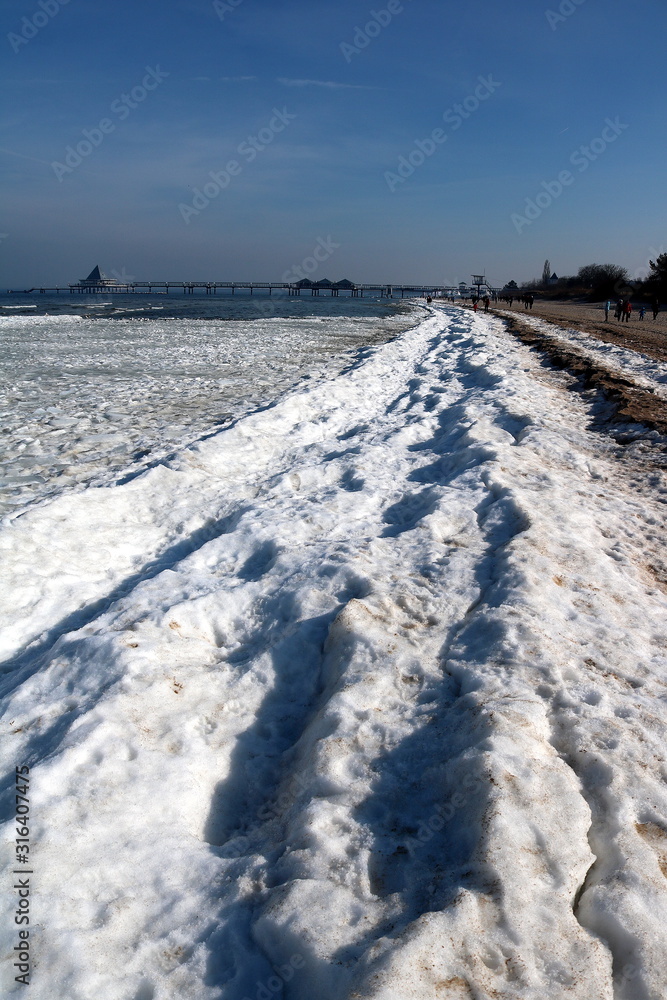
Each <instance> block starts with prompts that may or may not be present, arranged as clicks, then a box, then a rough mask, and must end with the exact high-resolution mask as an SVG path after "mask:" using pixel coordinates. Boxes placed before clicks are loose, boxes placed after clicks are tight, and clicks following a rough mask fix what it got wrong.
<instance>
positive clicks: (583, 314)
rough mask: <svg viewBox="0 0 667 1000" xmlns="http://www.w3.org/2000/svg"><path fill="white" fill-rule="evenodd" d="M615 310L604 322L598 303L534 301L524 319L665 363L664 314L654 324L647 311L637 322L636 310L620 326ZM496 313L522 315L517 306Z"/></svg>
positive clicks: (666, 328) (666, 318) (666, 322)
mask: <svg viewBox="0 0 667 1000" xmlns="http://www.w3.org/2000/svg"><path fill="white" fill-rule="evenodd" d="M614 308H615V304H614V303H612V312H611V313H610V314H609V319H608V320H607V321H606V322H605V318H604V309H603V308H602V304H601V303H600V302H560V301H553V302H552V301H546V300H541V299H536V300H535V305H534V306H533V308H532V309H531V310H529V312H528V313H527V315H529V316H536V317H537V318H538V319H544V320H546V321H547V322H549V323H554V324H555V325H556V326H561V327H569V328H570V329H572V328H574V329H576V330H583V331H584V332H585V333H588V334H590V336H592V337H595V338H596V339H597V340H603V341H604V342H605V343H607V344H615V345H616V346H617V347H625V348H627V349H628V350H631V351H638V352H639V353H640V354H645V355H646V356H647V357H649V358H653V360H654V361H661V362H663V363H665V362H667V312H666V311H663V312H661V313H659V314H658V318H657V319H656V320H654V319H653V313H652V312H651V310H650V308H649V309H648V310H647V313H646V318H645V319H643V320H640V319H639V311H638V309H637V307H635V309H634V312H633V313H632V319H631V320H630V322H629V323H625V322H623V323H619V321H618V320H616V319H614V315H613V310H614ZM497 311H498V313H499V314H500V313H501V312H502V313H506V312H508V313H509V314H510V315H512V316H514V315H521V314H523V313H524V311H525V310H524V308H523V305H522V304H521V303H520V302H518V303H515V305H514V308H513V309H509V307H508V306H507V305H501V306H500V307H499V308H498V310H497Z"/></svg>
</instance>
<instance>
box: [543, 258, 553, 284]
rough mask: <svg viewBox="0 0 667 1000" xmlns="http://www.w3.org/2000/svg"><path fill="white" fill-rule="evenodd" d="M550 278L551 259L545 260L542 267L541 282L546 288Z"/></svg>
mask: <svg viewBox="0 0 667 1000" xmlns="http://www.w3.org/2000/svg"><path fill="white" fill-rule="evenodd" d="M550 278H551V261H549V260H545V262H544V267H543V268H542V284H543V285H544V287H545V288H546V287H547V285H548V284H549V279H550Z"/></svg>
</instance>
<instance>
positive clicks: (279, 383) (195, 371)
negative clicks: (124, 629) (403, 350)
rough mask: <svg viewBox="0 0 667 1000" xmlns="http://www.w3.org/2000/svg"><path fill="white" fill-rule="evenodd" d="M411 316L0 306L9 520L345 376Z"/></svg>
mask: <svg viewBox="0 0 667 1000" xmlns="http://www.w3.org/2000/svg"><path fill="white" fill-rule="evenodd" d="M413 308H414V307H413ZM409 309H410V307H409V306H408V304H407V303H401V302H400V300H399V301H398V302H394V301H392V302H389V301H387V300H385V302H381V301H379V300H377V299H368V298H364V299H351V298H348V297H339V298H334V299H332V298H330V297H325V296H324V295H322V296H321V297H320V296H316V297H313V296H310V295H304V296H303V297H295V298H287V297H285V296H279V295H276V296H268V295H265V294H264V295H254V296H252V297H250V296H249V294H248V292H247V291H244V292H239V293H238V294H237V295H235V296H233V297H232V296H222V295H216V296H210V297H207V296H204V295H197V296H190V295H188V296H184V295H180V296H166V295H143V294H133V295H113V296H104V295H99V294H98V295H86V296H79V295H76V296H72V295H69V294H67V295H54V296H47V295H31V296H27V295H11V296H10V295H4V296H0V427H1V435H2V436H1V437H0V476H1V478H0V516H1V515H2V514H3V513H7V512H10V511H15V510H17V509H22V508H23V506H24V505H25V504H26V503H27V502H30V501H32V500H35V499H41V498H43V497H45V496H54V495H57V494H58V493H59V492H60V491H62V490H64V489H67V488H72V487H81V486H87V485H90V484H91V483H93V482H94V483H97V484H100V483H103V482H108V481H110V480H111V479H113V478H114V477H116V478H117V477H118V474H119V472H120V471H121V470H125V471H126V473H127V474H131V473H133V472H135V471H136V470H137V468H141V466H142V464H143V465H144V466H145V465H147V464H149V463H150V462H155V461H159V460H161V459H163V458H165V457H166V456H167V455H168V454H169V453H170V451H171V450H172V449H174V448H178V447H182V446H183V444H184V443H189V442H192V441H194V440H196V439H197V438H198V437H200V436H202V435H205V434H207V433H211V431H214V430H215V429H216V428H219V427H220V426H222V425H224V424H225V423H228V422H229V421H230V420H231V419H232V418H234V417H238V416H239V415H241V414H243V413H245V412H248V411H249V410H251V409H254V408H256V407H258V406H264V405H267V404H269V403H271V402H273V401H274V400H275V399H276V398H277V397H278V396H279V395H280V393H281V392H284V391H286V390H288V389H291V388H292V387H293V386H294V385H295V384H296V383H297V382H298V381H299V380H301V379H303V378H313V377H317V376H318V375H321V374H322V373H324V372H327V373H329V374H331V373H332V372H334V371H336V370H340V368H341V367H342V366H344V365H345V364H346V363H349V361H350V357H351V354H350V352H353V351H354V350H355V349H357V348H359V347H360V346H362V345H367V344H373V343H378V342H380V341H382V340H386V339H388V338H389V337H391V336H394V335H395V334H396V333H397V332H398V331H399V330H400V329H403V328H405V326H406V321H405V317H406V314H407V312H408V311H409Z"/></svg>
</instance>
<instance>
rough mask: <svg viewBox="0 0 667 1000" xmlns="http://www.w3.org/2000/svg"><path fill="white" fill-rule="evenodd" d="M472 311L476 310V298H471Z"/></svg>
mask: <svg viewBox="0 0 667 1000" xmlns="http://www.w3.org/2000/svg"><path fill="white" fill-rule="evenodd" d="M472 311H473V312H477V299H473V301H472Z"/></svg>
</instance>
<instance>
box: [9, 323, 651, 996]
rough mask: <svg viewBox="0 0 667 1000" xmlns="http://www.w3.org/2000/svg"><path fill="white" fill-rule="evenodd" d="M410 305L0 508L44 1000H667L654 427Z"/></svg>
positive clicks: (519, 352) (501, 339) (531, 360)
mask: <svg viewBox="0 0 667 1000" xmlns="http://www.w3.org/2000/svg"><path fill="white" fill-rule="evenodd" d="M422 317H423V318H422V319H421V320H420V321H419V322H416V325H415V326H414V327H413V328H412V329H410V330H408V331H406V332H405V333H403V334H402V335H401V336H399V337H397V338H396V339H394V340H391V341H390V342H388V343H384V344H381V345H379V346H374V347H371V348H365V349H363V350H360V351H358V352H357V355H356V357H355V358H354V361H353V362H352V363H350V364H349V365H348V366H347V368H345V369H343V370H342V371H339V372H338V373H337V374H335V375H333V376H332V377H330V378H320V379H316V380H313V382H312V383H306V384H302V385H300V386H297V387H295V388H293V389H292V390H291V391H289V392H287V393H286V394H285V395H284V396H283V397H282V398H281V399H280V400H279V401H278V402H277V403H276V404H275V405H274V406H272V407H269V408H267V409H263V410H259V411H257V412H254V413H249V414H246V415H243V416H240V417H239V419H237V420H235V421H234V422H233V423H232V424H231V425H230V426H229V427H226V428H224V429H222V430H220V431H219V432H218V433H215V434H213V435H212V436H208V437H206V438H205V439H202V440H200V441H198V442H195V443H192V444H191V445H190V446H189V447H187V448H183V449H181V450H179V451H178V452H177V453H176V454H174V455H171V456H169V458H168V460H167V459H165V461H164V463H162V464H157V465H155V466H154V467H153V468H149V469H147V470H146V471H144V472H143V473H142V474H141V475H138V476H135V477H133V478H131V479H128V481H126V482H123V483H109V484H108V485H105V486H102V487H97V488H95V487H89V488H87V489H83V490H80V491H78V492H67V493H64V494H63V495H60V496H58V497H56V498H54V499H51V500H45V501H43V502H41V503H38V504H35V505H33V506H31V507H29V508H28V509H27V510H26V511H25V513H23V515H22V516H20V517H16V518H14V519H11V520H9V521H7V522H5V524H4V526H3V529H2V530H1V531H0V558H1V559H2V563H3V579H4V583H5V585H4V587H3V595H2V598H1V601H2V605H1V606H0V611H1V614H2V625H3V633H2V642H3V646H2V653H3V660H4V664H3V670H4V675H3V678H2V699H3V700H2V707H3V716H2V725H3V733H4V740H3V750H2V753H3V762H4V765H5V773H7V774H9V775H11V776H12V777H11V787H10V786H9V785H8V784H6V785H5V791H4V801H5V803H6V806H7V814H9V808H8V807H9V803H10V796H13V782H14V778H13V774H14V767H15V765H19V764H21V765H23V764H25V765H28V766H30V768H31V771H30V789H31V793H30V800H31V838H32V841H31V842H32V845H33V849H34V850H33V855H32V856H31V862H32V864H33V866H34V872H35V874H34V875H33V876H32V878H33V880H34V882H33V884H34V893H35V894H34V897H33V899H32V911H31V912H32V919H33V921H34V922H33V923H32V924H31V947H32V948H34V953H33V954H34V965H33V971H32V980H31V987H30V988H31V995H32V996H33V997H35V998H38V1000H47V998H48V1000H52V998H54V997H57V998H61V997H62V998H67V1000H70V998H71V1000H88V998H90V997H98V996H104V997H105V998H110V1000H167V998H171V997H185V998H193V1000H244V998H250V1000H255V998H257V1000H269V998H271V1000H272V998H281V1000H282V998H284V1000H310V998H312V997H315V996H322V997H326V998H327V1000H348V998H350V1000H351V998H353V997H360V998H377V1000H407V998H415V1000H417V998H418V1000H426V998H428V1000H431V998H434V1000H435V998H454V1000H459V998H469V997H470V998H487V997H488V998H491V997H502V998H517V1000H518V998H521V1000H524V998H525V1000H538V998H540V1000H541V998H543V997H550V998H552V997H553V998H561V997H562V998H566V997H567V998H570V997H572V998H577V1000H598V998H599V1000H602V998H604V1000H612V998H613V1000H660V998H662V997H663V996H664V995H665V991H666V990H667V955H666V954H665V945H664V941H663V938H664V931H663V928H664V926H665V924H666V923H667V882H666V877H667V789H666V785H665V783H666V782H667V765H666V764H665V759H664V753H665V735H666V731H667V718H666V711H665V699H666V695H667V688H666V686H665V681H666V680H667V676H666V659H667V657H666V653H665V650H666V648H667V643H666V641H665V640H666V635H667V595H666V593H665V586H664V582H663V581H664V574H663V569H662V568H661V567H662V559H663V556H662V549H663V546H664V537H665V534H664V526H665V513H664V511H665V498H666V496H667V490H666V489H665V475H664V466H662V465H661V464H660V457H661V453H660V452H659V448H658V446H659V441H658V440H657V437H656V435H655V434H653V435H652V434H645V433H643V432H642V431H641V428H635V429H634V431H633V429H632V428H630V429H628V430H629V431H630V432H632V433H629V434H627V435H626V438H627V439H628V440H630V439H631V438H633V437H634V438H635V440H634V442H632V443H628V444H625V445H619V444H617V443H616V441H615V440H614V439H613V438H612V437H609V436H608V435H606V434H605V433H602V432H600V431H599V430H595V429H593V424H594V423H595V421H594V419H593V418H594V417H595V416H596V415H597V414H598V412H599V401H598V400H597V399H596V398H594V397H593V396H587V395H586V394H577V393H574V392H572V391H570V388H571V381H572V380H571V379H569V377H568V376H567V375H558V374H554V373H553V372H549V371H546V370H545V368H544V366H543V364H542V363H541V359H540V357H539V356H538V355H537V354H535V353H534V352H532V351H531V350H530V349H529V348H527V347H525V346H524V345H522V344H520V343H518V342H517V340H516V339H514V338H513V337H512V336H511V334H509V333H508V332H507V330H506V329H505V326H504V325H503V323H502V322H501V321H500V320H499V319H496V318H493V317H485V316H482V315H477V316H473V315H472V314H471V313H469V312H465V311H463V310H460V309H457V308H450V307H446V308H434V309H433V310H428V311H424V312H423V313H422ZM652 365H654V367H653V368H651V369H650V370H649V368H648V367H647V369H646V371H642V372H641V373H638V372H636V373H635V374H641V377H642V379H648V380H649V381H650V379H651V378H655V377H660V373H659V372H658V375H657V376H656V370H655V363H653V362H652ZM662 374H663V376H664V372H663V373H662ZM660 388H662V391H663V392H664V388H663V386H662V385H661V386H660ZM12 804H13V799H12ZM5 830H6V832H5V841H6V843H8V844H9V847H10V848H11V849H12V850H13V843H14V838H15V833H14V824H13V823H8V824H7V826H6V828H5ZM11 863H13V857H12V860H11V861H10V864H11ZM6 877H7V876H6ZM3 905H5V906H6V912H5V919H4V920H3V924H2V926H3V945H4V947H3V954H4V955H5V956H6V955H9V954H10V953H11V951H12V948H13V947H14V945H15V944H16V943H17V941H15V939H14V938H15V934H14V931H15V928H13V926H12V919H13V918H12V914H13V910H14V907H15V899H14V898H12V895H11V893H8V894H6V903H5V904H3ZM10 966H11V960H9V961H8V962H7V965H6V971H5V975H6V977H7V987H6V989H7V993H8V995H17V996H18V995H21V990H22V989H23V986H22V985H21V984H17V983H15V982H14V975H15V970H14V969H13V968H11V967H10Z"/></svg>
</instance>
